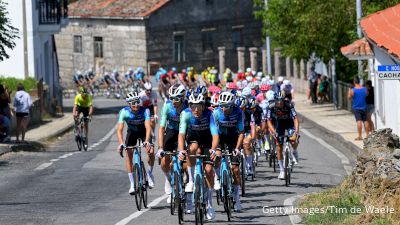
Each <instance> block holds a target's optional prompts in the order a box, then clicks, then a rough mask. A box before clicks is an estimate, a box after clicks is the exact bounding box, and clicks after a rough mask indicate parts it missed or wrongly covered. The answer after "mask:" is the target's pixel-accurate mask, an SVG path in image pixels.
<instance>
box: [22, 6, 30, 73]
mask: <svg viewBox="0 0 400 225" xmlns="http://www.w3.org/2000/svg"><path fill="white" fill-rule="evenodd" d="M22 26H23V28H22V35H23V42H24V77H25V79H27V78H28V77H29V70H28V33H27V27H26V26H27V24H26V5H25V0H22Z"/></svg>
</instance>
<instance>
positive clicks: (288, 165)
mask: <svg viewBox="0 0 400 225" xmlns="http://www.w3.org/2000/svg"><path fill="white" fill-rule="evenodd" d="M290 137H291V136H289V135H283V136H279V138H285V139H286V140H285V143H284V147H283V152H282V154H283V166H284V167H285V171H284V172H285V185H286V186H289V184H290V179H291V173H292V172H293V166H294V161H293V157H294V156H293V150H292V148H291V146H290V140H289V138H290Z"/></svg>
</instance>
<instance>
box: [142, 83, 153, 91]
mask: <svg viewBox="0 0 400 225" xmlns="http://www.w3.org/2000/svg"><path fill="white" fill-rule="evenodd" d="M143 86H144V89H146V90H151V89H152V88H153V85H151V83H150V82H146V83H144V85H143Z"/></svg>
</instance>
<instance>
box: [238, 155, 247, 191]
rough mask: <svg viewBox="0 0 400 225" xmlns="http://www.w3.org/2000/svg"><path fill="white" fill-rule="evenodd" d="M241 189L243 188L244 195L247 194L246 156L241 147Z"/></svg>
mask: <svg viewBox="0 0 400 225" xmlns="http://www.w3.org/2000/svg"><path fill="white" fill-rule="evenodd" d="M239 162H240V167H239V168H240V189H241V190H242V197H244V195H245V194H246V191H245V189H246V179H245V177H246V156H245V155H244V153H243V149H240V157H239Z"/></svg>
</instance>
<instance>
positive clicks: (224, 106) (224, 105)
mask: <svg viewBox="0 0 400 225" xmlns="http://www.w3.org/2000/svg"><path fill="white" fill-rule="evenodd" d="M220 107H221V108H224V109H229V108H231V107H232V105H231V104H222V105H220Z"/></svg>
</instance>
